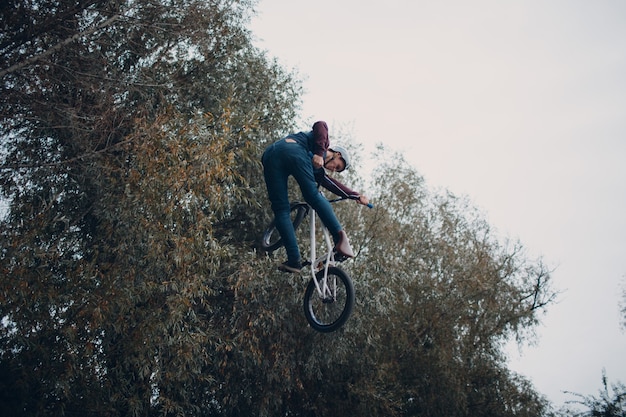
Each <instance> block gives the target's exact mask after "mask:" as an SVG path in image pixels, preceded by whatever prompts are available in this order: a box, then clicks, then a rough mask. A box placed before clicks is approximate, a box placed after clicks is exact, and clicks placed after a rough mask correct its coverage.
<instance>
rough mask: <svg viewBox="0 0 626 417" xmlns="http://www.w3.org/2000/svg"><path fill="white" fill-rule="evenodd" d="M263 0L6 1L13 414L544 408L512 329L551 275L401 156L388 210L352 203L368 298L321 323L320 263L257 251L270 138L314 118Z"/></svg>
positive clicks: (6, 383)
mask: <svg viewBox="0 0 626 417" xmlns="http://www.w3.org/2000/svg"><path fill="white" fill-rule="evenodd" d="M252 6H253V4H252V2H248V1H232V0H229V1H226V0H224V1H222V0H212V1H210V2H207V1H199V0H198V1H193V0H189V1H183V0H172V1H163V2H151V1H144V0H138V1H117V2H110V1H107V2H104V1H93V0H92V1H84V2H69V1H55V2H52V1H37V2H22V1H17V0H15V1H9V2H5V4H3V5H2V6H0V13H2V22H4V23H5V25H4V26H3V27H2V29H0V56H1V58H0V59H1V60H2V61H1V62H2V65H1V67H0V68H2V69H1V70H0V77H1V81H2V84H1V85H2V87H1V88H2V97H3V100H2V101H1V102H0V120H1V123H0V129H1V132H0V138H2V139H1V140H2V148H1V149H2V151H1V158H2V159H1V160H0V164H1V165H0V189H1V192H2V197H3V198H4V200H5V201H7V202H8V204H9V212H8V213H7V214H6V215H5V216H4V218H2V219H1V220H0V236H1V242H2V247H1V250H0V275H1V280H0V318H1V319H0V384H1V385H2V386H3V387H11V393H14V394H15V395H14V396H12V397H10V398H9V397H7V396H4V397H0V409H1V410H2V411H4V414H7V415H17V416H19V415H29V416H47V415H63V414H65V415H73V414H80V415H105V416H116V415H124V416H126V415H134V416H153V415H161V416H170V415H190V416H193V415H198V416H199V415H202V416H212V415H215V416H217V415H219V416H231V415H232V416H235V415H258V416H271V415H291V416H314V415H332V414H339V415H385V416H393V415H407V416H409V415H417V416H441V415H446V416H489V415H498V416H525V415H541V414H542V413H544V411H545V410H546V404H545V400H544V399H543V398H542V397H541V396H540V395H539V394H537V393H535V392H534V390H533V389H532V387H531V386H530V384H529V383H528V382H527V381H525V380H524V379H523V378H520V377H519V376H517V375H515V374H512V373H511V372H509V371H508V370H507V369H506V364H505V357H504V355H503V353H502V350H501V347H502V345H503V343H504V342H505V341H506V340H508V339H510V338H513V337H517V338H519V340H524V338H525V337H528V335H531V334H532V328H533V326H534V325H535V324H536V323H537V322H538V320H539V314H540V313H541V312H542V311H543V310H544V309H545V307H546V306H547V305H548V304H549V303H550V301H551V300H552V297H553V293H552V291H551V290H550V285H549V284H550V275H549V271H547V269H546V267H545V266H544V265H543V263H542V262H541V261H540V260H539V261H534V260H529V259H527V257H526V255H525V253H524V251H523V247H522V246H521V244H519V243H517V242H515V243H509V242H504V243H503V242H501V241H500V240H499V239H498V238H497V237H496V236H494V235H493V233H492V232H491V230H490V228H489V225H488V224H487V222H486V221H485V220H484V219H483V218H482V217H481V215H480V213H478V212H477V211H476V210H475V209H473V208H472V207H471V205H470V204H469V202H468V201H467V200H466V199H463V198H459V197H456V196H454V195H452V194H450V193H435V192H432V191H430V190H429V189H428V188H427V187H426V185H425V184H424V181H423V179H422V178H421V177H420V176H419V175H418V174H417V172H416V171H415V170H414V169H413V168H412V167H410V166H409V165H408V164H407V163H406V162H405V161H403V160H402V158H399V157H397V156H394V157H392V158H390V159H383V162H384V163H381V166H380V172H381V173H384V177H380V178H377V179H375V182H376V184H378V187H377V188H376V189H375V195H374V198H373V200H374V201H375V204H376V208H375V209H374V210H373V211H366V209H360V207H356V206H354V205H353V204H348V203H346V204H341V205H339V206H338V207H337V213H338V215H339V217H340V218H341V219H342V222H343V224H344V225H345V226H346V228H348V229H349V230H350V235H351V240H352V242H353V244H354V246H355V249H356V250H357V252H358V254H359V255H358V257H357V258H356V259H355V260H353V261H349V262H348V263H346V264H345V265H344V266H345V268H346V269H347V270H348V271H349V272H350V273H351V274H352V276H353V278H354V281H355V284H356V288H357V306H356V309H355V312H354V315H353V316H352V317H351V319H350V320H349V321H348V323H347V324H346V326H344V328H342V330H341V331H339V332H337V333H334V334H330V335H321V334H318V333H315V332H314V331H313V330H311V329H310V328H309V327H308V326H307V324H306V320H305V319H304V316H303V314H302V312H301V296H302V294H303V291H304V287H305V285H306V278H303V279H298V278H296V277H293V276H286V275H284V274H281V273H279V272H277V271H276V268H275V261H274V260H273V259H269V258H267V257H265V256H261V254H259V253H256V252H255V250H254V241H255V239H256V238H257V237H258V232H260V231H261V230H262V228H263V226H264V225H265V223H266V221H267V220H268V219H267V215H268V209H267V207H268V205H267V200H266V197H265V195H266V191H265V188H264V185H263V181H262V174H261V167H260V163H259V159H260V155H261V152H262V150H263V148H264V145H265V144H266V143H268V141H271V140H274V139H275V138H277V137H280V135H282V134H284V133H285V132H287V129H290V128H292V127H293V124H294V118H295V116H296V114H297V105H298V103H299V101H298V100H299V94H300V83H299V81H298V80H297V78H296V76H295V75H294V74H292V73H288V72H285V71H284V70H283V69H281V68H280V67H279V66H278V65H277V64H276V62H274V61H271V60H268V59H267V57H266V56H265V54H264V53H263V52H262V51H258V50H257V49H255V48H254V47H253V46H252V44H251V41H250V34H249V33H248V31H247V30H246V29H245V23H246V21H247V18H248V16H249V13H250V12H251V10H252V9H251V7H252ZM348 175H351V177H349V178H350V179H351V180H354V181H357V182H358V181H362V179H361V178H359V177H358V176H356V175H355V174H348ZM355 207H356V209H355ZM279 256H280V255H279ZM3 392H5V391H3Z"/></svg>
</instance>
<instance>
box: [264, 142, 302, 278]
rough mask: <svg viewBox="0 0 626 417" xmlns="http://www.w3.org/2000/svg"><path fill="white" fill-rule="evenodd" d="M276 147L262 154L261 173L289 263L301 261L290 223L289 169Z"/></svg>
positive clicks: (294, 263) (293, 263)
mask: <svg viewBox="0 0 626 417" xmlns="http://www.w3.org/2000/svg"><path fill="white" fill-rule="evenodd" d="M279 153H280V152H278V150H277V149H275V147H270V148H268V150H266V151H265V153H264V154H263V159H262V162H263V174H264V177H265V184H266V186H267V194H268V196H269V200H270V202H271V203H272V211H273V212H274V218H275V223H276V230H278V233H280V237H281V238H282V240H283V244H284V246H285V250H286V251H287V262H288V263H289V264H290V265H292V266H293V265H299V264H300V263H301V257H300V249H299V248H298V242H297V240H296V233H295V231H294V229H293V224H292V223H291V215H290V205H289V194H288V188H287V187H288V182H287V181H288V179H289V170H288V169H287V167H286V166H285V164H284V162H285V161H284V159H283V158H281V157H279V156H278V154H279Z"/></svg>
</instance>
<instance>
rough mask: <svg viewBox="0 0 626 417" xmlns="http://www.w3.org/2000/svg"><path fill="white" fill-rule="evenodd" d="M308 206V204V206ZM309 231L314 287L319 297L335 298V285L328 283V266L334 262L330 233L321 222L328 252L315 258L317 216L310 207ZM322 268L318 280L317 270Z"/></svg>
mask: <svg viewBox="0 0 626 417" xmlns="http://www.w3.org/2000/svg"><path fill="white" fill-rule="evenodd" d="M309 207H310V206H309ZM310 217H311V220H310V224H311V227H310V232H311V259H310V262H311V276H312V278H313V282H315V288H316V289H317V293H318V294H319V296H320V297H321V298H326V296H331V297H332V299H333V300H334V299H336V297H337V285H336V283H335V285H333V286H332V288H331V287H330V286H329V285H328V268H329V267H330V266H331V265H334V264H335V255H334V253H333V244H332V242H331V240H330V233H329V232H328V229H327V228H326V226H324V225H323V224H322V231H323V233H324V240H325V241H326V246H327V247H328V253H326V254H324V255H321V256H320V257H319V258H316V239H315V232H316V227H315V218H316V217H317V213H316V212H315V210H314V209H313V207H311V213H310ZM322 268H323V269H324V277H323V278H322V279H321V280H319V281H318V279H317V277H316V275H317V273H318V272H319V271H321V270H322Z"/></svg>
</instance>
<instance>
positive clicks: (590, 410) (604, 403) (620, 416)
mask: <svg viewBox="0 0 626 417" xmlns="http://www.w3.org/2000/svg"><path fill="white" fill-rule="evenodd" d="M610 387H611V390H610V391H612V393H611V392H610V391H609V383H608V378H607V376H606V371H605V370H603V371H602V389H601V390H600V392H599V394H600V395H599V397H595V396H593V395H582V394H577V393H570V394H573V395H575V396H576V397H578V398H579V400H577V401H569V402H568V403H569V404H572V405H573V404H576V405H582V406H584V407H585V408H586V409H587V410H585V411H580V410H579V409H573V408H571V407H565V409H564V410H562V413H563V415H564V416H565V415H573V416H576V417H625V416H626V386H625V385H624V384H622V383H621V382H617V383H615V384H611V385H610Z"/></svg>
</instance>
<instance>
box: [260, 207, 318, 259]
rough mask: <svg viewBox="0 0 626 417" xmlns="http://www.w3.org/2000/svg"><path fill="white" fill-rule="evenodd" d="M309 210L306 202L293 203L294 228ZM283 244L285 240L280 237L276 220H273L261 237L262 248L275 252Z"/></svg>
mask: <svg viewBox="0 0 626 417" xmlns="http://www.w3.org/2000/svg"><path fill="white" fill-rule="evenodd" d="M308 212H309V206H308V205H307V204H306V203H291V223H292V224H293V229H294V230H296V229H298V226H300V223H302V220H304V218H305V217H306V215H307V213H308ZM281 246H283V240H282V239H281V237H280V233H278V230H276V220H272V222H271V223H270V225H269V226H267V229H265V232H263V237H262V238H261V249H263V250H264V251H266V252H274V251H275V250H276V249H278V248H280V247H281Z"/></svg>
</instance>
